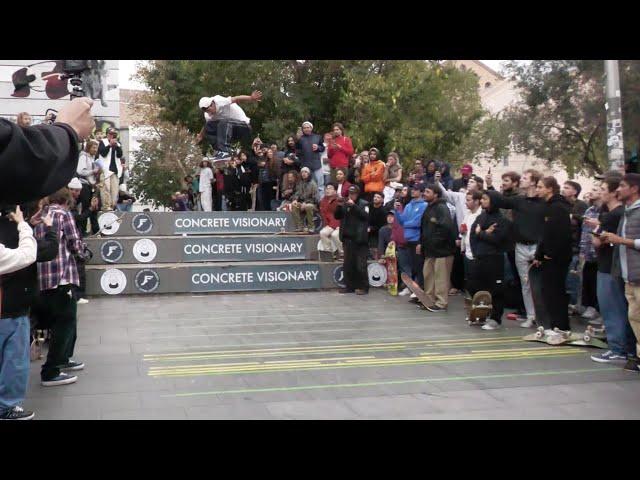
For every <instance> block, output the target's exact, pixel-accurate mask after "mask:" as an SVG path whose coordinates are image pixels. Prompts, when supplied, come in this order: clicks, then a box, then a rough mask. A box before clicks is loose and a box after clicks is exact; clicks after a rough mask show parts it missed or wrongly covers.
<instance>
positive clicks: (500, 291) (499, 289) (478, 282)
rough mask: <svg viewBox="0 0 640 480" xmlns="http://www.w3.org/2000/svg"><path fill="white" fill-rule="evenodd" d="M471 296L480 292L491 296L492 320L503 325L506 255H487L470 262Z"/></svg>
mask: <svg viewBox="0 0 640 480" xmlns="http://www.w3.org/2000/svg"><path fill="white" fill-rule="evenodd" d="M468 265H469V277H468V280H469V282H468V283H469V287H468V288H469V295H471V298H473V296H474V295H475V294H476V293H477V292H479V291H480V290H485V291H487V292H489V293H490V294H491V305H492V307H493V308H492V312H491V318H492V319H493V320H495V321H496V322H498V323H500V324H501V323H502V314H503V313H504V255H502V254H499V255H485V256H482V257H476V258H474V259H473V260H472V261H471V262H469V264H468Z"/></svg>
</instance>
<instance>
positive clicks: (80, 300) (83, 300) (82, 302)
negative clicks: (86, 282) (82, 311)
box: [76, 298, 89, 305]
mask: <svg viewBox="0 0 640 480" xmlns="http://www.w3.org/2000/svg"><path fill="white" fill-rule="evenodd" d="M76 303H77V304H78V305H84V304H85V303H89V300H87V299H86V298H80V299H78V301H77V302H76Z"/></svg>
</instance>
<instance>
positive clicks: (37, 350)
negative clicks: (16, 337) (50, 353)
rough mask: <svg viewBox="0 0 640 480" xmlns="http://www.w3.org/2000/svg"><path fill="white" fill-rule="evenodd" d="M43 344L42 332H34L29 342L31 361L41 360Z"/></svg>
mask: <svg viewBox="0 0 640 480" xmlns="http://www.w3.org/2000/svg"><path fill="white" fill-rule="evenodd" d="M43 344H44V330H34V335H33V340H32V341H31V350H30V356H31V361H32V362H34V361H36V360H42V359H43V358H44V355H43V354H42V345H43Z"/></svg>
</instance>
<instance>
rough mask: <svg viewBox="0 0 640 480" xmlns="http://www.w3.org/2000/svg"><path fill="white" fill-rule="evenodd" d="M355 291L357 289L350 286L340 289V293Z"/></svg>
mask: <svg viewBox="0 0 640 480" xmlns="http://www.w3.org/2000/svg"><path fill="white" fill-rule="evenodd" d="M353 292H355V290H352V289H350V288H341V289H339V290H338V293H353Z"/></svg>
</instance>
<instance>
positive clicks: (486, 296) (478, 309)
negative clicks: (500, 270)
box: [467, 290, 493, 325]
mask: <svg viewBox="0 0 640 480" xmlns="http://www.w3.org/2000/svg"><path fill="white" fill-rule="evenodd" d="M492 310H493V306H492V305H491V294H490V293H489V292H487V291H485V290H480V291H479V292H476V294H475V295H474V296H473V299H472V300H471V310H470V311H469V317H468V318H467V322H468V323H469V325H482V324H483V323H485V322H486V321H487V318H489V315H491V312H492Z"/></svg>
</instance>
